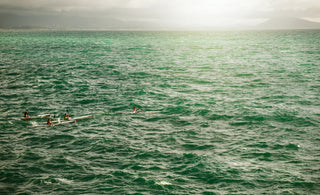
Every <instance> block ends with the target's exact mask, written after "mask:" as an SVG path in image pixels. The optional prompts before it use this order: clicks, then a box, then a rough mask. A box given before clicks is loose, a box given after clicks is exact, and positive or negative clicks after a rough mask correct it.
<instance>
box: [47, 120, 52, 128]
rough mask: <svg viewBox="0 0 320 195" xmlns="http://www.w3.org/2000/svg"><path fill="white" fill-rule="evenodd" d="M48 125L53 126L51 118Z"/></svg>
mask: <svg viewBox="0 0 320 195" xmlns="http://www.w3.org/2000/svg"><path fill="white" fill-rule="evenodd" d="M47 125H50V126H53V122H52V120H51V118H48V121H47Z"/></svg>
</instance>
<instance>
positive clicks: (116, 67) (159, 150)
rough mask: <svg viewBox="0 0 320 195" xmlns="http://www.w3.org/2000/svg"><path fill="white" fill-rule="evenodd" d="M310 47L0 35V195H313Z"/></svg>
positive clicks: (316, 146)
mask: <svg viewBox="0 0 320 195" xmlns="http://www.w3.org/2000/svg"><path fill="white" fill-rule="evenodd" d="M319 45H320V31H279V32H277V31H268V32H262V31H261V32H259V31H256V32H1V33H0V74H1V81H0V84H1V86H0V111H1V112H0V158H1V161H0V194H19V193H21V194H22V193H23V194H34V193H38V194H263V193H265V194H270V193H275V194H279V193H283V194H318V193H319V191H320V177H319V175H320V164H319V161H320V133H319V126H320V119H319V117H320V98H319V95H320V68H319V66H320V47H319ZM134 106H136V107H139V108H142V109H143V110H142V111H141V112H140V113H138V114H132V113H129V112H131V111H132V109H133V107H134ZM26 109H28V110H29V112H30V113H31V114H32V115H38V114H46V113H51V114H55V115H56V117H59V118H61V119H62V117H63V114H64V113H65V111H66V109H68V110H69V112H70V114H71V115H72V116H82V115H89V114H93V115H94V118H89V119H83V120H78V123H76V124H66V125H57V126H53V127H37V125H39V124H42V123H43V122H45V121H46V119H43V120H41V119H38V120H30V121H23V120H17V119H15V117H20V116H22V115H23V112H24V111H25V110H26ZM150 111H152V112H153V111H157V112H153V113H150Z"/></svg>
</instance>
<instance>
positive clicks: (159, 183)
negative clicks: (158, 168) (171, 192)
mask: <svg viewBox="0 0 320 195" xmlns="http://www.w3.org/2000/svg"><path fill="white" fill-rule="evenodd" d="M156 184H157V185H172V184H171V183H170V182H167V181H160V182H156Z"/></svg>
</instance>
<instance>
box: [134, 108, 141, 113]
mask: <svg viewBox="0 0 320 195" xmlns="http://www.w3.org/2000/svg"><path fill="white" fill-rule="evenodd" d="M138 110H142V109H141V108H136V107H133V113H139V112H138Z"/></svg>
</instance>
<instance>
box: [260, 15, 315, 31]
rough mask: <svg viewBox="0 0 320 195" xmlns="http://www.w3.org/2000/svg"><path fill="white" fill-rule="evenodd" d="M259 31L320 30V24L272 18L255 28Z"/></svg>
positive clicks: (293, 19) (294, 19)
mask: <svg viewBox="0 0 320 195" xmlns="http://www.w3.org/2000/svg"><path fill="white" fill-rule="evenodd" d="M255 28H258V29H266V30H267V29H271V30H276V29H284V30H285V29H320V23H318V22H310V21H307V20H303V19H299V18H271V19H269V20H268V21H266V22H264V23H261V24H258V25H257V26H255Z"/></svg>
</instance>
